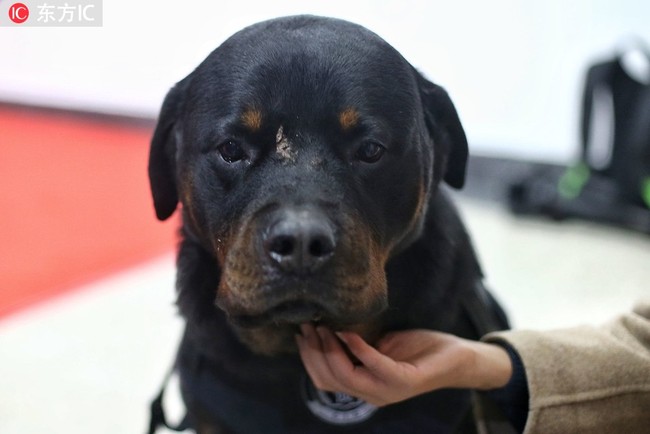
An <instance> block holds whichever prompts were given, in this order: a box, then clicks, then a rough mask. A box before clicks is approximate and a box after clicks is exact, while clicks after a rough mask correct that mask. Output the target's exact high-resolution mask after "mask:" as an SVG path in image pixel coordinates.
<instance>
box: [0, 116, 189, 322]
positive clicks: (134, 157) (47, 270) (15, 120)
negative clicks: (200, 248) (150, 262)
mask: <svg viewBox="0 0 650 434" xmlns="http://www.w3.org/2000/svg"><path fill="white" fill-rule="evenodd" d="M151 131H152V129H151V127H150V126H142V125H137V124H136V123H133V122H118V121H115V120H112V119H103V118H92V117H88V116H79V115H74V114H63V113H58V112H50V111H38V110H30V109H24V108H13V107H7V106H0V150H1V151H0V198H1V200H2V210H1V211H0V319H1V318H2V317H4V316H6V315H8V314H10V313H13V312H16V311H18V310H20V309H23V308H25V307H27V306H29V305H32V304H33V303H36V302H40V301H43V300H45V299H48V298H50V297H53V296H56V295H58V294H61V293H63V292H66V291H69V290H71V289H74V288H75V287H76V286H78V285H80V284H82V283H86V282H88V281H90V280H92V279H96V278H99V277H102V276H104V275H106V274H108V273H110V272H114V271H117V270H119V269H122V268H125V267H128V266H131V265H134V264H136V263H138V262H139V261H144V260H147V259H150V258H152V257H154V256H157V255H159V254H162V253H164V252H166V251H170V250H172V249H173V248H174V246H175V231H176V226H177V219H171V221H169V222H165V223H164V224H163V223H160V222H158V221H157V220H156V218H155V215H154V211H153V206H152V200H151V197H150V194H149V185H148V181H147V155H148V146H149V139H150V136H151Z"/></svg>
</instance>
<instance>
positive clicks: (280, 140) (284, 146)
mask: <svg viewBox="0 0 650 434" xmlns="http://www.w3.org/2000/svg"><path fill="white" fill-rule="evenodd" d="M275 151H276V153H277V154H278V155H279V156H280V158H281V159H283V160H284V161H285V162H288V163H293V162H294V161H296V150H295V149H293V148H292V146H291V142H289V139H288V138H287V136H286V135H285V133H284V127H283V126H282V125H280V128H279V129H278V132H277V133H276V135H275Z"/></svg>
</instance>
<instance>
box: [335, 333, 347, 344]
mask: <svg viewBox="0 0 650 434" xmlns="http://www.w3.org/2000/svg"><path fill="white" fill-rule="evenodd" d="M334 333H336V336H337V337H338V338H339V339H340V340H342V341H343V342H345V344H346V345H347V343H348V338H347V337H346V336H345V335H344V334H343V333H342V332H334Z"/></svg>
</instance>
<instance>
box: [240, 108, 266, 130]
mask: <svg viewBox="0 0 650 434" xmlns="http://www.w3.org/2000/svg"><path fill="white" fill-rule="evenodd" d="M240 120H241V122H242V123H243V124H244V126H245V127H246V128H248V129H249V130H251V132H255V131H258V130H259V129H260V128H261V127H262V112H261V111H259V110H257V109H255V108H249V109H247V110H246V111H245V112H244V113H242V115H241V117H240Z"/></svg>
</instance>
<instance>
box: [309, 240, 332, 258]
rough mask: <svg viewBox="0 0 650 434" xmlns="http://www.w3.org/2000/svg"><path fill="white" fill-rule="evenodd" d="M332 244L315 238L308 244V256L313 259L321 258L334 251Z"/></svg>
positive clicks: (329, 241)
mask: <svg viewBox="0 0 650 434" xmlns="http://www.w3.org/2000/svg"><path fill="white" fill-rule="evenodd" d="M333 244H334V243H333V242H332V241H331V240H329V239H327V238H325V237H321V238H316V239H314V240H312V241H311V243H309V254H310V255H311V256H313V257H314V258H322V257H324V256H327V255H330V254H331V253H332V252H333V251H334V245H333Z"/></svg>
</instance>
